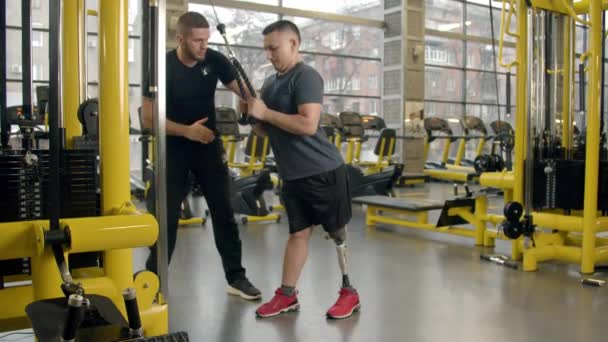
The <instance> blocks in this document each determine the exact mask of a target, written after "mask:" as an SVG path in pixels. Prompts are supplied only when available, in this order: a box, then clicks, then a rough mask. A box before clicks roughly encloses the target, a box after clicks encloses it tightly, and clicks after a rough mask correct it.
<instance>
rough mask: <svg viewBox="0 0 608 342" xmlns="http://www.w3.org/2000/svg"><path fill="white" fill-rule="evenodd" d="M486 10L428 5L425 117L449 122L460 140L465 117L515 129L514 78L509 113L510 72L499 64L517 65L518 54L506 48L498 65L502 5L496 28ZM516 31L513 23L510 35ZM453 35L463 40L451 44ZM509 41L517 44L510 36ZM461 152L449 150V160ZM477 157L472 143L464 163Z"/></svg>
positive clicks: (435, 0) (477, 3) (473, 4)
mask: <svg viewBox="0 0 608 342" xmlns="http://www.w3.org/2000/svg"><path fill="white" fill-rule="evenodd" d="M488 6H489V3H488V1H485V0H474V1H471V0H469V1H460V0H426V21H425V22H426V24H425V25H426V28H427V33H426V37H425V42H426V46H425V63H426V67H425V108H424V110H425V115H426V116H427V117H432V116H437V117H441V118H445V119H447V120H448V122H449V123H450V126H451V128H452V131H453V133H454V134H456V135H458V134H462V126H461V125H460V120H462V119H463V118H464V116H467V115H470V116H477V117H479V118H481V119H482V120H483V121H484V122H485V123H486V125H489V124H490V123H491V122H493V121H496V120H499V119H500V120H502V121H507V122H510V123H511V124H513V119H514V115H513V114H512V113H513V112H514V105H515V89H516V87H515V84H516V78H515V75H511V77H510V81H511V93H510V96H511V103H510V104H511V107H510V109H507V104H508V103H507V98H506V95H507V92H506V87H507V73H508V72H509V71H512V70H509V68H508V67H506V66H503V65H501V63H504V64H505V65H506V64H509V63H511V62H513V61H514V60H515V57H516V56H515V49H514V48H513V46H512V44H505V46H504V48H503V57H502V60H499V58H498V57H499V49H498V41H499V39H500V22H501V7H502V2H498V1H493V2H492V7H493V9H492V12H491V13H492V20H493V25H491V23H492V22H491V19H490V8H489V7H488ZM492 28H493V30H494V37H492ZM515 30H516V20H515V17H513V18H512V19H511V25H510V31H511V32H514V31H515ZM444 32H445V34H444ZM453 33H457V34H461V35H462V36H463V37H462V39H455V38H452V37H453V36H454V35H453ZM448 37H449V38H448ZM492 40H494V43H495V45H494V46H493V45H492ZM505 40H506V42H508V43H510V42H513V41H514V39H513V38H512V37H510V36H507V35H505ZM513 71H514V70H513ZM487 128H488V130H489V127H487ZM443 143H444V142H441V141H439V142H437V143H433V145H431V150H430V151H429V160H437V159H438V158H440V156H441V153H442V151H443V147H444V146H443V145H442V144H443ZM488 145H489V144H488ZM457 146H458V144H454V145H453V146H452V147H451V151H450V156H452V157H453V156H454V155H455V153H456V149H457ZM474 152H475V143H468V144H467V148H466V157H467V158H474Z"/></svg>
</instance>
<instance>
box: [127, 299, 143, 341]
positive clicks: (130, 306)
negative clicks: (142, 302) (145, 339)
mask: <svg viewBox="0 0 608 342" xmlns="http://www.w3.org/2000/svg"><path fill="white" fill-rule="evenodd" d="M122 296H123V298H124V300H125V308H126V309H127V319H128V320H129V335H131V336H130V337H142V336H143V329H142V325H141V317H140V315H139V307H138V306H137V296H136V295H135V289H134V288H128V289H125V290H124V291H123V292H122Z"/></svg>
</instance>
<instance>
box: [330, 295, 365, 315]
mask: <svg viewBox="0 0 608 342" xmlns="http://www.w3.org/2000/svg"><path fill="white" fill-rule="evenodd" d="M360 308H361V303H359V294H358V293H357V290H355V289H352V290H349V289H347V288H344V287H343V288H342V289H340V297H338V300H337V301H336V304H334V305H333V306H332V307H331V308H329V310H327V318H331V319H340V318H346V317H349V316H350V315H352V314H353V312H356V311H358V310H359V309H360Z"/></svg>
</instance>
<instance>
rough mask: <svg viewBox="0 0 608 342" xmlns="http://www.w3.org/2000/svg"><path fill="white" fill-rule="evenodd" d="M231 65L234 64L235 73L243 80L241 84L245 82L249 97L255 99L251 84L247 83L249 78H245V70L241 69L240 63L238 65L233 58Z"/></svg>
mask: <svg viewBox="0 0 608 342" xmlns="http://www.w3.org/2000/svg"><path fill="white" fill-rule="evenodd" d="M232 64H234V68H235V69H236V71H237V73H238V74H239V75H241V77H242V78H243V82H245V85H246V86H247V89H248V90H249V93H250V94H251V96H253V97H257V95H256V93H255V89H253V85H251V82H249V78H248V77H247V74H245V70H244V69H243V66H242V65H241V63H239V61H238V60H237V59H236V58H233V60H232Z"/></svg>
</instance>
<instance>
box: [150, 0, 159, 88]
mask: <svg viewBox="0 0 608 342" xmlns="http://www.w3.org/2000/svg"><path fill="white" fill-rule="evenodd" d="M149 10H150V12H149V16H148V32H149V33H148V46H149V50H148V51H149V53H148V59H149V60H148V87H149V88H148V91H149V92H150V93H151V94H153V95H155V94H156V92H157V91H158V75H157V69H158V67H157V66H158V52H157V50H158V42H157V41H156V37H158V25H157V24H156V23H157V21H158V6H157V5H155V4H153V3H151V4H150V9H149Z"/></svg>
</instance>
